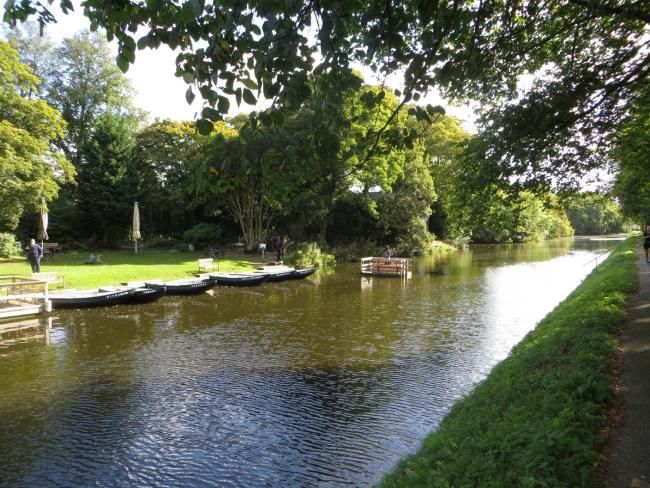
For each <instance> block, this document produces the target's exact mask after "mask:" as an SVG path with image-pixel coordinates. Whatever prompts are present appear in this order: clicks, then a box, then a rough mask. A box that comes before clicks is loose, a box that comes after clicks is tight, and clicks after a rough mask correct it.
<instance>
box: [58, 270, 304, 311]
mask: <svg viewBox="0 0 650 488" xmlns="http://www.w3.org/2000/svg"><path fill="white" fill-rule="evenodd" d="M315 271H316V268H305V269H294V268H289V267H285V266H267V267H262V268H260V269H258V270H255V271H246V272H240V273H209V274H206V275H202V276H200V277H197V278H187V279H180V280H172V281H161V280H151V281H144V282H133V283H125V284H124V285H122V286H107V287H102V288H96V289H93V290H80V291H76V290H75V291H63V292H60V293H52V294H50V296H49V299H50V301H51V302H52V307H53V308H80V307H100V306H107V305H116V304H118V303H148V302H153V301H155V300H158V299H159V298H160V297H162V296H163V295H198V294H199V293H204V292H206V291H208V290H209V289H211V288H212V287H214V286H215V285H225V286H255V285H259V284H262V283H265V282H278V281H284V280H300V279H303V278H306V277H307V276H309V275H311V274H313V273H314V272H315Z"/></svg>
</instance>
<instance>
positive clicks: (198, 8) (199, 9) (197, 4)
mask: <svg viewBox="0 0 650 488" xmlns="http://www.w3.org/2000/svg"><path fill="white" fill-rule="evenodd" d="M191 3H192V10H193V11H194V16H195V17H199V16H200V15H201V14H202V13H203V9H204V8H205V0H191Z"/></svg>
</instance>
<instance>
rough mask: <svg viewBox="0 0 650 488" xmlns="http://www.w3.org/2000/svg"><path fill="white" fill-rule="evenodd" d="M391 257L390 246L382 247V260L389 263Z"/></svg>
mask: <svg viewBox="0 0 650 488" xmlns="http://www.w3.org/2000/svg"><path fill="white" fill-rule="evenodd" d="M392 255H393V251H391V249H390V246H389V245H388V244H387V245H386V246H385V247H384V259H385V260H386V262H389V261H390V258H391V256H392Z"/></svg>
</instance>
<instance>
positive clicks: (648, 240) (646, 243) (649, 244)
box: [643, 225, 650, 263]
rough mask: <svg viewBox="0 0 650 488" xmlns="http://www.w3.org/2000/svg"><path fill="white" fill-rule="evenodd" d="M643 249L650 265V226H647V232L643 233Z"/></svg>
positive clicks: (646, 260)
mask: <svg viewBox="0 0 650 488" xmlns="http://www.w3.org/2000/svg"><path fill="white" fill-rule="evenodd" d="M643 249H645V262H646V263H650V258H648V249H650V225H646V228H645V231H644V232H643Z"/></svg>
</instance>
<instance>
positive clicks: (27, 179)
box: [0, 42, 74, 230]
mask: <svg viewBox="0 0 650 488" xmlns="http://www.w3.org/2000/svg"><path fill="white" fill-rule="evenodd" d="M38 84H39V79H38V78H37V77H36V76H34V75H33V74H32V73H31V70H30V69H29V67H27V66H26V65H24V64H23V63H21V62H20V61H19V56H18V52H17V51H15V50H14V49H13V48H12V47H11V46H10V45H9V44H8V43H7V42H0V201H2V206H1V207H0V230H13V229H15V228H16V226H17V225H18V221H19V219H20V216H21V215H22V213H23V210H24V209H25V208H30V207H31V208H32V209H35V208H36V206H37V205H38V204H40V202H41V198H43V197H44V198H45V199H46V200H51V199H52V198H54V197H55V196H56V194H57V191H58V189H59V185H60V184H62V183H64V182H66V181H71V180H72V178H73V175H74V169H73V168H72V166H71V165H70V163H69V162H68V161H67V160H66V159H65V158H64V157H63V156H62V155H61V154H59V153H58V152H57V151H55V150H53V147H52V145H53V143H54V142H55V141H56V140H57V139H60V138H62V137H63V131H64V129H65V122H64V121H63V119H62V117H61V114H60V113H59V112H57V111H56V110H55V109H54V108H52V107H51V106H50V105H48V104H47V102H45V101H44V100H37V99H29V98H26V97H25V96H24V95H22V94H28V93H30V92H31V91H34V90H36V89H37V86H38Z"/></svg>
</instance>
